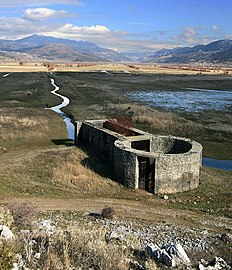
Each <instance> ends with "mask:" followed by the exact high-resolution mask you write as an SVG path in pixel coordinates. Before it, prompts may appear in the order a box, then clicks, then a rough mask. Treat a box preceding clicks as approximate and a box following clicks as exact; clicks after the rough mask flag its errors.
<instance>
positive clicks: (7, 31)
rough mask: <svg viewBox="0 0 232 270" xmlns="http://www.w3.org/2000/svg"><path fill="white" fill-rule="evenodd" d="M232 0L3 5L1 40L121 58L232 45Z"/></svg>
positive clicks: (10, 1)
mask: <svg viewBox="0 0 232 270" xmlns="http://www.w3.org/2000/svg"><path fill="white" fill-rule="evenodd" d="M231 26H232V0H56V1H55V0H39V1H38V0H0V39H13V40H14V39H19V38H23V37H26V36H29V35H32V34H39V35H45V36H54V37H59V38H68V39H74V40H84V41H89V42H93V43H95V44H97V45H99V46H101V47H104V48H110V49H113V50H116V51H118V52H139V53H142V52H149V53H150V52H154V51H157V50H160V49H163V48H174V47H180V46H189V47H192V46H195V45H198V44H208V43H210V42H212V41H215V40H219V39H232V27H231Z"/></svg>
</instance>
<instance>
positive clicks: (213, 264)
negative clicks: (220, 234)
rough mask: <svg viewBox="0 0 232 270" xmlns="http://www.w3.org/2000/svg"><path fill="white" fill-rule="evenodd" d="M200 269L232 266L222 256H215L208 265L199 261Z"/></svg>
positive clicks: (225, 268) (213, 269)
mask: <svg viewBox="0 0 232 270" xmlns="http://www.w3.org/2000/svg"><path fill="white" fill-rule="evenodd" d="M198 269H199V270H221V269H223V270H231V269H232V268H231V267H230V266H229V265H228V264H227V263H226V262H225V261H224V260H223V259H222V258H220V257H215V258H214V259H213V260H212V261H211V262H209V263H208V264H207V265H203V264H202V263H199V265H198Z"/></svg>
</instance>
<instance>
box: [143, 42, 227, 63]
mask: <svg viewBox="0 0 232 270" xmlns="http://www.w3.org/2000/svg"><path fill="white" fill-rule="evenodd" d="M141 61H142V62H156V63H192V62H212V63H226V62H232V40H229V39H224V40H217V41H214V42H211V43H209V44H206V45H196V46H194V47H178V48H174V49H162V50H159V51H156V52H155V53H153V54H151V55H150V56H148V57H145V58H143V59H141Z"/></svg>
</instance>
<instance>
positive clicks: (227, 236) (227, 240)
mask: <svg viewBox="0 0 232 270" xmlns="http://www.w3.org/2000/svg"><path fill="white" fill-rule="evenodd" d="M219 238H220V240H222V241H223V242H224V243H226V244H227V243H230V242H231V239H230V237H229V235H227V234H225V233H223V234H221V235H220V236H219Z"/></svg>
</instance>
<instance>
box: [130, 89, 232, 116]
mask: <svg viewBox="0 0 232 270" xmlns="http://www.w3.org/2000/svg"><path fill="white" fill-rule="evenodd" d="M128 97H129V98H130V99H133V100H135V101H141V102H143V103H146V104H148V105H150V106H153V107H157V108H163V109H166V110H168V111H171V110H173V111H185V112H202V111H206V110H214V111H215V110H216V111H220V110H223V111H227V110H231V109H232V90H231V91H220V90H210V89H198V88H185V89H183V90H181V91H165V90H164V91H161V90H157V91H136V92H133V93H129V94H128Z"/></svg>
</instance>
